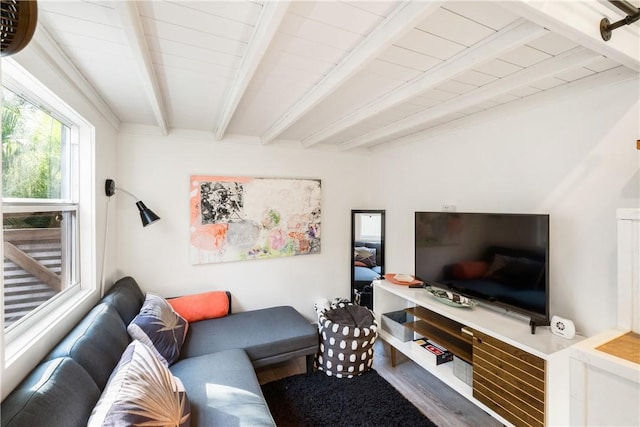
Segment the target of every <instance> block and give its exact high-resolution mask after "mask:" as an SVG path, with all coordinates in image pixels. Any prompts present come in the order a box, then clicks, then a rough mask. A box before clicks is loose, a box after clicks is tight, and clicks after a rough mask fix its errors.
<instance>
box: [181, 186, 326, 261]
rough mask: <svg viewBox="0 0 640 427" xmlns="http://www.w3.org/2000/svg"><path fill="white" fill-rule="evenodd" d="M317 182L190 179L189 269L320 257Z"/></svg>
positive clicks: (319, 199) (319, 187) (318, 190)
mask: <svg viewBox="0 0 640 427" xmlns="http://www.w3.org/2000/svg"><path fill="white" fill-rule="evenodd" d="M320 190H321V186H320V180H319V179H289V178H251V177H229V176H203V175H193V176H191V192H190V202H191V218H190V220H191V245H190V246H191V251H190V252H191V263H192V264H205V263H217V262H227V261H244V260H252V259H263V258H275V257H284V256H294V255H305V254H317V253H320V205H321V191H320Z"/></svg>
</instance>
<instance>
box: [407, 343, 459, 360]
mask: <svg viewBox="0 0 640 427" xmlns="http://www.w3.org/2000/svg"><path fill="white" fill-rule="evenodd" d="M413 353H414V354H416V355H417V356H418V357H421V358H424V359H426V360H429V362H431V363H433V364H434V365H440V364H442V363H446V362H450V361H452V360H453V353H451V352H450V351H449V350H447V349H446V348H444V347H443V346H441V345H440V344H437V343H435V342H433V341H431V340H429V339H427V338H418V339H415V340H413Z"/></svg>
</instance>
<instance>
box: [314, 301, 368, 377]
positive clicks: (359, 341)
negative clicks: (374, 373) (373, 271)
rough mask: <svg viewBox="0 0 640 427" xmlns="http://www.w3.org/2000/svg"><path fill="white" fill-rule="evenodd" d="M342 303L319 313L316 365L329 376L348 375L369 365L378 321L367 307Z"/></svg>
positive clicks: (361, 371) (353, 374) (363, 370)
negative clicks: (318, 346) (318, 348)
mask: <svg viewBox="0 0 640 427" xmlns="http://www.w3.org/2000/svg"><path fill="white" fill-rule="evenodd" d="M341 305H342V306H341V307H337V308H333V309H330V310H326V311H322V312H319V313H318V324H319V326H320V351H319V352H318V354H317V357H316V367H317V369H318V370H320V371H324V372H325V373H326V374H327V375H330V376H336V377H338V378H351V377H354V376H356V375H360V374H362V373H363V372H366V371H368V370H369V369H371V365H372V364H373V344H374V343H375V342H376V338H377V337H378V324H377V323H376V319H375V316H374V314H373V312H372V311H371V310H369V309H368V308H367V307H363V306H360V305H354V304H347V305H343V304H341Z"/></svg>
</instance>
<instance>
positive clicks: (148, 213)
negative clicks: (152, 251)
mask: <svg viewBox="0 0 640 427" xmlns="http://www.w3.org/2000/svg"><path fill="white" fill-rule="evenodd" d="M116 190H118V191H122V192H123V193H125V194H128V195H129V196H131V197H133V198H134V199H135V201H136V206H137V207H138V210H139V211H140V220H141V221H142V226H143V227H146V226H147V225H151V224H153V223H154V222H156V221H158V220H159V219H160V217H159V216H158V215H156V214H155V213H154V212H153V211H152V210H151V209H149V208H148V207H146V206H145V204H144V203H142V201H141V200H140V199H138V198H137V197H136V196H135V195H134V194H131V193H130V192H128V191H127V190H125V189H124V188H120V187H116V182H115V181H114V180H112V179H107V180H106V181H105V183H104V191H105V193H106V194H107V196H109V197H111V196H113V195H114V194H116Z"/></svg>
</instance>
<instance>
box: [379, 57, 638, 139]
mask: <svg viewBox="0 0 640 427" xmlns="http://www.w3.org/2000/svg"><path fill="white" fill-rule="evenodd" d="M634 78H637V74H636V73H635V72H634V71H633V70H630V69H629V68H627V67H624V66H622V65H620V66H618V67H615V68H611V69H609V70H606V71H603V72H601V73H597V74H593V75H591V76H588V77H584V78H582V79H578V80H574V81H572V82H569V83H567V84H564V85H560V86H556V87H554V88H551V89H549V90H543V91H541V92H538V93H535V94H533V95H531V96H527V97H525V98H520V99H518V100H515V101H512V102H507V103H506V104H501V105H498V106H496V107H494V108H491V109H488V110H482V111H479V112H477V113H475V114H471V115H468V116H464V117H461V118H459V119H455V120H453V121H451V122H446V123H442V124H439V125H437V126H434V127H432V128H429V129H426V130H421V131H418V132H416V133H414V134H411V135H407V136H404V137H402V138H399V139H397V140H393V141H390V142H384V143H381V144H377V145H375V146H374V147H370V149H372V150H386V149H393V147H398V146H401V145H405V144H413V143H416V142H420V141H425V140H426V139H428V138H433V137H435V136H438V135H442V134H445V133H451V132H452V131H454V130H455V129H459V128H462V127H465V126H472V125H476V124H479V123H483V122H486V121H487V120H491V119H492V118H495V117H497V116H500V115H503V114H509V113H512V112H514V111H522V110H523V109H525V108H532V107H534V106H536V105H542V104H545V103H549V102H555V101H557V100H558V99H565V98H566V97H570V96H572V95H574V94H576V93H583V92H584V91H585V90H594V89H598V90H602V88H606V87H608V86H611V85H615V84H618V83H621V82H624V81H627V80H632V79H634ZM639 149H640V148H639Z"/></svg>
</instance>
